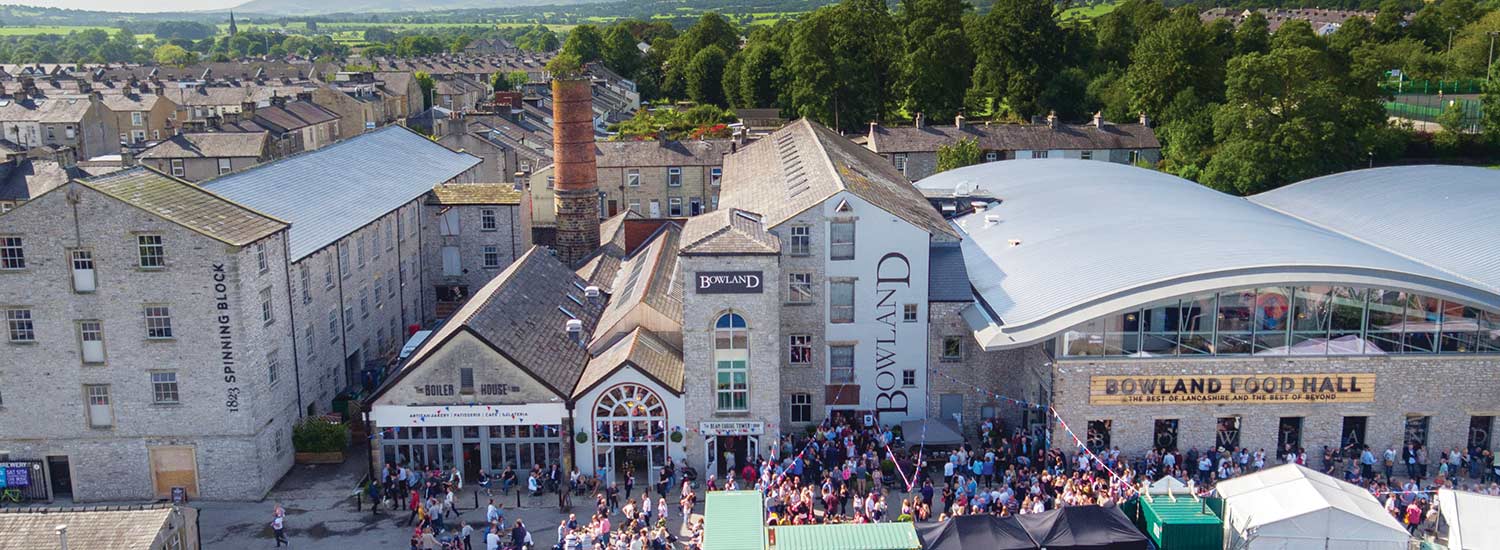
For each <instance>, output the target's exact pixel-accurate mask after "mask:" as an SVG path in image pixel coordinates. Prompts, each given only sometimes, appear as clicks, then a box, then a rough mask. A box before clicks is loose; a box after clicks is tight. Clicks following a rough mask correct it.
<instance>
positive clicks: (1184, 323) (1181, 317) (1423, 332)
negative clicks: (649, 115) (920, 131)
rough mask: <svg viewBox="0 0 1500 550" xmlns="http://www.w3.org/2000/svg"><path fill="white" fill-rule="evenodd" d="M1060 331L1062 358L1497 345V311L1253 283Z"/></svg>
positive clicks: (1400, 295)
mask: <svg viewBox="0 0 1500 550" xmlns="http://www.w3.org/2000/svg"><path fill="white" fill-rule="evenodd" d="M834 299H835V300H837V296H835V298H834ZM1059 340H1060V341H1059V342H1058V345H1059V347H1060V348H1061V349H1062V351H1063V355H1064V356H1069V357H1080V356H1116V357H1120V356H1135V357H1156V356H1172V355H1178V356H1194V355H1252V354H1253V355H1300V356H1318V355H1371V354H1373V355H1380V354H1386V353H1409V354H1419V353H1444V354H1454V353H1500V312H1491V311H1487V310H1485V309H1481V308H1479V307H1475V306H1472V305H1467V304H1463V303H1459V302H1453V301H1448V300H1443V299H1441V298H1438V297H1434V296H1427V295H1422V294H1418V293H1413V292H1406V291H1400V290H1387V289H1371V288H1361V287H1345V286H1324V285H1310V286H1300V287H1260V288H1254V289H1234V290H1227V291H1222V292H1217V293H1208V294H1203V295H1198V296H1189V297H1182V298H1178V299H1172V300H1165V301H1162V302H1158V303H1155V304H1150V305H1147V306H1145V307H1142V308H1140V309H1132V310H1126V311H1123V312H1120V313H1115V314H1111V315H1107V316H1103V317H1099V318H1095V319H1092V320H1090V321H1088V322H1085V323H1080V324H1078V325H1076V326H1074V327H1073V328H1071V329H1069V330H1067V331H1065V332H1064V333H1063V334H1061V335H1060V336H1059Z"/></svg>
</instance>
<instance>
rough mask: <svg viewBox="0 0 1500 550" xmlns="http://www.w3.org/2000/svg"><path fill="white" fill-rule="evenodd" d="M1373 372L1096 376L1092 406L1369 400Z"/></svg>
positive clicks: (1372, 393) (1091, 390)
mask: <svg viewBox="0 0 1500 550" xmlns="http://www.w3.org/2000/svg"><path fill="white" fill-rule="evenodd" d="M1374 400H1375V374H1374V373H1355V374H1286V375H1243V376H1234V375H1228V376H1221V375H1204V376H1092V377H1090V378H1089V404H1091V405H1165V404H1173V403H1255V404H1261V403H1368V402H1371V401H1374Z"/></svg>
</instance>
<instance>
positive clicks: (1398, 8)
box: [1374, 0, 1406, 42]
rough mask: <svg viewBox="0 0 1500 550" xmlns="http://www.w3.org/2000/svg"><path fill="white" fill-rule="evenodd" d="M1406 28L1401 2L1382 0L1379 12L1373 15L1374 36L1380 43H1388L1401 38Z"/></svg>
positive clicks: (1397, 0)
mask: <svg viewBox="0 0 1500 550" xmlns="http://www.w3.org/2000/svg"><path fill="white" fill-rule="evenodd" d="M1405 26H1406V8H1405V7H1403V6H1402V4H1401V0H1382V1H1381V2H1380V11H1378V12H1376V13H1375V25H1374V27H1375V36H1376V37H1377V38H1379V39H1380V41H1381V42H1390V41H1392V40H1395V39H1397V38H1400V37H1401V34H1402V30H1403V29H1404V28H1405Z"/></svg>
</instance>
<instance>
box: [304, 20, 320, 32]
mask: <svg viewBox="0 0 1500 550" xmlns="http://www.w3.org/2000/svg"><path fill="white" fill-rule="evenodd" d="M307 32H318V22H317V21H314V20H312V19H308V20H307Z"/></svg>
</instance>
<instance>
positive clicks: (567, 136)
mask: <svg viewBox="0 0 1500 550" xmlns="http://www.w3.org/2000/svg"><path fill="white" fill-rule="evenodd" d="M593 94H594V90H593V86H591V85H590V83H589V81H588V79H586V78H567V79H563V78H559V79H554V80H553V81H552V151H553V161H552V167H553V168H552V171H553V177H554V182H553V189H554V196H555V201H556V202H555V203H554V204H555V205H556V207H557V242H556V243H555V245H554V246H555V248H556V249H557V256H558V259H559V260H562V262H563V263H565V264H567V265H570V266H571V265H574V264H576V263H578V261H579V260H582V259H583V258H585V257H587V256H588V255H589V254H590V253H592V252H593V251H594V250H595V249H597V248H599V174H598V170H597V168H596V166H595V160H594V95H593Z"/></svg>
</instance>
